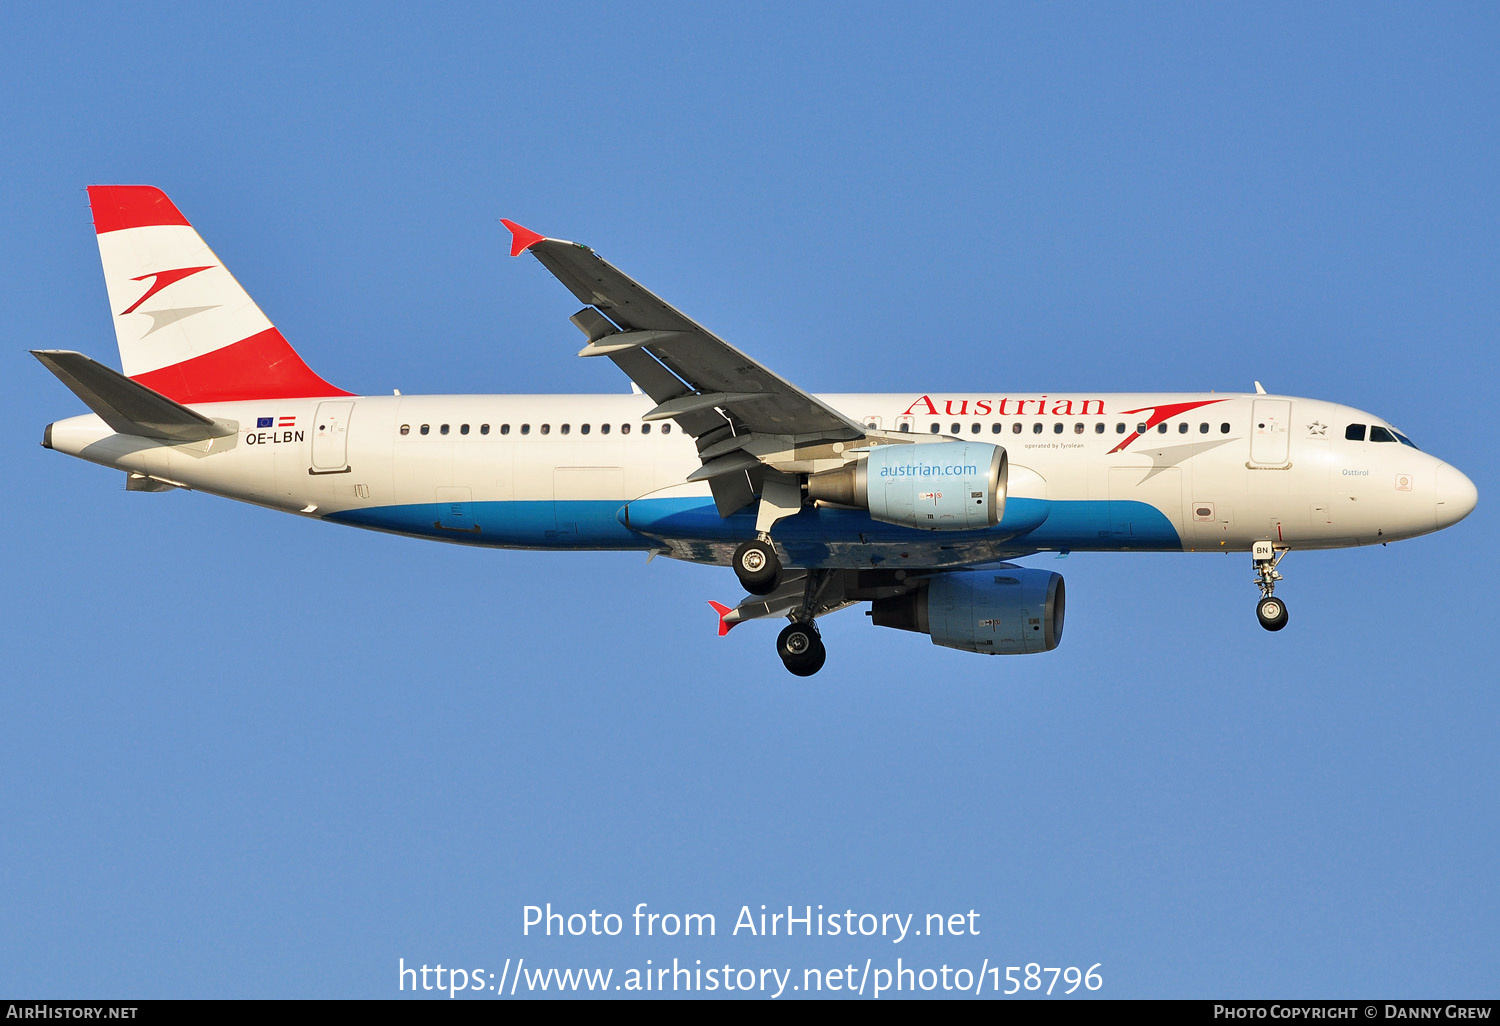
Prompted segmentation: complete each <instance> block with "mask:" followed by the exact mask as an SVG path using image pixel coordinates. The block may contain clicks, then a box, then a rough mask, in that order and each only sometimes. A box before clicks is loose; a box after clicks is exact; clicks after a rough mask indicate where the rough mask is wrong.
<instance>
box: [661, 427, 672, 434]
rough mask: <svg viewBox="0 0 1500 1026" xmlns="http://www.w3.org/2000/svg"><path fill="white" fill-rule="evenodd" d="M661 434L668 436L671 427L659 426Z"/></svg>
mask: <svg viewBox="0 0 1500 1026" xmlns="http://www.w3.org/2000/svg"><path fill="white" fill-rule="evenodd" d="M661 433H662V434H664V435H670V434H671V433H672V425H671V424H663V425H662V426H661Z"/></svg>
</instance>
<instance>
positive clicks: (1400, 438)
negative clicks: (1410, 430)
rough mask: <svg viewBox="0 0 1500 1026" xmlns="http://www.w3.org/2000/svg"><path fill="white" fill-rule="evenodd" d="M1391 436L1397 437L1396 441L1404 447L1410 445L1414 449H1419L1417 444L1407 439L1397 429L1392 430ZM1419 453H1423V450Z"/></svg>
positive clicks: (1419, 450)
mask: <svg viewBox="0 0 1500 1026" xmlns="http://www.w3.org/2000/svg"><path fill="white" fill-rule="evenodd" d="M1391 434H1393V435H1395V436H1396V441H1398V442H1400V443H1401V444H1402V445H1409V446H1411V447H1412V448H1413V449H1417V443H1416V442H1413V441H1412V440H1411V439H1410V438H1407V437H1406V436H1405V435H1403V434H1402V433H1401V432H1399V431H1397V430H1396V429H1395V428H1391ZM1417 451H1418V452H1421V451H1422V450H1421V449H1417Z"/></svg>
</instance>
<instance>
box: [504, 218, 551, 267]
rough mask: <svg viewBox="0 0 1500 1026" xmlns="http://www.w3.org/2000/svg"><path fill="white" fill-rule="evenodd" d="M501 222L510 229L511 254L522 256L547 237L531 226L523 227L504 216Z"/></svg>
mask: <svg viewBox="0 0 1500 1026" xmlns="http://www.w3.org/2000/svg"><path fill="white" fill-rule="evenodd" d="M500 223H501V224H503V225H505V227H507V228H509V229H510V255H511V256H513V257H514V256H520V255H521V254H522V253H524V252H526V251H527V250H528V249H530V248H531V247H532V246H535V245H536V244H537V243H538V242H541V241H542V240H543V239H545V238H546V237H547V236H545V235H538V234H537V233H536V232H534V231H532V230H531V229H530V228H525V227H522V226H521V225H518V224H516V222H514V221H510V220H507V219H505V218H503V217H502V218H501V219H500Z"/></svg>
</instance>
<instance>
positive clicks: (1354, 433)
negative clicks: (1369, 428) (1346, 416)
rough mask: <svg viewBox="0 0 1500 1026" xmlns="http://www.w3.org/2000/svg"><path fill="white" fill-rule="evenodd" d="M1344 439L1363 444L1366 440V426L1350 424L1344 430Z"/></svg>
mask: <svg viewBox="0 0 1500 1026" xmlns="http://www.w3.org/2000/svg"><path fill="white" fill-rule="evenodd" d="M1344 437H1345V438H1347V439H1349V441H1351V442H1363V441H1364V440H1365V426H1364V425H1363V424H1350V425H1349V426H1348V427H1346V428H1344Z"/></svg>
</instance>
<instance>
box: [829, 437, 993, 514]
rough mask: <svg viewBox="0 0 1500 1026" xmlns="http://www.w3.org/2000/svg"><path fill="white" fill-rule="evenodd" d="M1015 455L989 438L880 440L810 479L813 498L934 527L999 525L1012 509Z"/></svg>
mask: <svg viewBox="0 0 1500 1026" xmlns="http://www.w3.org/2000/svg"><path fill="white" fill-rule="evenodd" d="M1009 471H1010V463H1009V461H1008V460H1007V458H1006V455H1005V450H1004V449H1002V448H1001V447H1000V446H998V445H990V444H989V443H988V442H934V443H932V444H930V445H926V444H891V445H878V446H876V447H875V448H873V449H871V450H870V452H869V455H867V456H865V457H864V458H863V459H860V460H858V461H857V462H855V463H851V464H849V465H848V466H845V467H840V468H839V469H838V470H829V471H825V472H824V473H821V474H814V475H812V476H811V477H809V478H808V479H807V494H808V497H809V498H812V499H821V500H823V501H824V502H833V503H837V504H838V505H840V506H853V507H855V508H856V509H867V510H869V511H870V516H871V518H873V519H875V520H879V521H881V522H882V523H887V524H900V525H901V526H903V527H920V528H923V529H925V530H929V531H965V530H974V529H977V528H985V527H994V526H995V525H996V524H998V523H999V522H1000V518H1001V517H1002V516H1004V515H1005V492H1006V482H1007V479H1008V477H1009Z"/></svg>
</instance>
